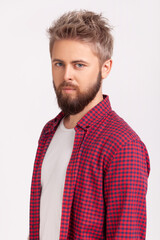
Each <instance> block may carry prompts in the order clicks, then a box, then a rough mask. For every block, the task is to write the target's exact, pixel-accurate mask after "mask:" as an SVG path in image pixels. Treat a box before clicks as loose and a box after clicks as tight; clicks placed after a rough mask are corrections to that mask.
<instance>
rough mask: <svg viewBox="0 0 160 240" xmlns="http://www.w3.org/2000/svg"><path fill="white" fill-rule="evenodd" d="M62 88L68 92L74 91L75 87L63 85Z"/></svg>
mask: <svg viewBox="0 0 160 240" xmlns="http://www.w3.org/2000/svg"><path fill="white" fill-rule="evenodd" d="M62 90H63V91H64V92H67V93H70V92H73V91H75V90H76V89H75V88H72V87H63V88H62Z"/></svg>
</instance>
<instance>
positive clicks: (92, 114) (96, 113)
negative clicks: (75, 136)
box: [77, 94, 111, 129]
mask: <svg viewBox="0 0 160 240" xmlns="http://www.w3.org/2000/svg"><path fill="white" fill-rule="evenodd" d="M110 111H111V105H110V101H109V97H108V95H105V94H103V100H102V101H101V102H99V103H98V104H97V105H96V106H94V107H93V108H92V109H90V110H89V111H88V112H87V113H86V114H85V115H84V116H83V117H82V118H81V119H80V120H79V121H78V123H77V126H80V127H81V128H83V129H88V128H90V127H91V126H92V125H95V124H96V123H97V122H98V121H99V120H100V119H101V118H103V117H105V116H106V115H107V114H108V113H109V112H110Z"/></svg>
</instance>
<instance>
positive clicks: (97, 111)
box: [44, 94, 112, 134]
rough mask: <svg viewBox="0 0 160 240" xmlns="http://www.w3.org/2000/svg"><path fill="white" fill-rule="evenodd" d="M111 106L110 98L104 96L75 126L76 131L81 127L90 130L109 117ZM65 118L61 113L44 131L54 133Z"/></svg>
mask: <svg viewBox="0 0 160 240" xmlns="http://www.w3.org/2000/svg"><path fill="white" fill-rule="evenodd" d="M111 110H112V109H111V105H110V101H109V96H108V95H105V94H103V100H102V101H101V102H99V103H98V104H97V105H96V106H94V107H93V108H92V109H90V110H89V111H88V112H87V113H86V114H85V115H84V116H83V117H82V118H81V119H80V120H79V121H78V122H77V125H76V126H75V128H74V129H75V130H76V129H77V127H78V126H79V127H81V128H83V129H84V130H87V129H89V128H90V127H91V126H92V125H94V124H96V123H97V122H98V121H99V120H100V119H101V118H103V117H105V116H106V115H108V113H109V112H110V111H111ZM63 117H64V113H63V112H62V111H61V112H60V113H59V114H58V115H57V116H56V117H55V118H54V119H53V120H51V126H50V127H49V128H47V129H46V131H44V134H45V133H48V132H50V131H53V128H56V127H57V126H58V125H59V123H60V121H61V120H62V118H63Z"/></svg>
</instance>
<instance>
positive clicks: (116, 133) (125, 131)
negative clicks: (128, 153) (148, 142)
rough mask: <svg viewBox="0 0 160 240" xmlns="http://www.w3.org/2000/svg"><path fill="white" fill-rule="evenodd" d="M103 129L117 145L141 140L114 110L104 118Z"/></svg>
mask: <svg viewBox="0 0 160 240" xmlns="http://www.w3.org/2000/svg"><path fill="white" fill-rule="evenodd" d="M105 130H106V131H107V135H109V138H110V140H112V141H113V142H115V144H117V147H118V146H119V147H121V146H124V145H125V144H127V143H128V142H135V141H138V142H141V139H140V137H139V136H138V134H137V133H136V132H135V131H134V130H133V129H132V127H131V126H130V125H129V124H128V123H127V122H126V121H125V120H124V119H123V118H121V117H120V116H119V115H118V114H117V113H116V112H115V111H111V112H110V114H109V117H108V118H107V120H106V126H105Z"/></svg>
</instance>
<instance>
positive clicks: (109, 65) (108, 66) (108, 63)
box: [101, 59, 112, 79]
mask: <svg viewBox="0 0 160 240" xmlns="http://www.w3.org/2000/svg"><path fill="white" fill-rule="evenodd" d="M111 68H112V59H109V60H106V61H105V62H104V63H103V64H102V67H101V78H102V79H104V78H106V77H107V76H108V74H109V73H110V71H111Z"/></svg>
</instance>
